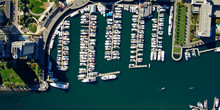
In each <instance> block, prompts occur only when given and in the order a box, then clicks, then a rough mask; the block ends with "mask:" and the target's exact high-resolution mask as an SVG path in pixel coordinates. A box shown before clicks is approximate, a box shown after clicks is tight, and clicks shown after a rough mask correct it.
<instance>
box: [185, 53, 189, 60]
mask: <svg viewBox="0 0 220 110" xmlns="http://www.w3.org/2000/svg"><path fill="white" fill-rule="evenodd" d="M185 59H186V60H189V58H188V55H187V52H185Z"/></svg>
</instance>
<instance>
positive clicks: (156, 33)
mask: <svg viewBox="0 0 220 110" xmlns="http://www.w3.org/2000/svg"><path fill="white" fill-rule="evenodd" d="M153 8H154V9H153V10H154V11H155V10H156V9H157V12H158V18H153V19H151V20H152V22H153V24H152V33H151V36H152V37H151V54H150V60H151V61H152V60H157V61H162V62H163V61H164V58H165V51H163V50H162V48H163V44H162V43H163V41H162V40H163V37H162V36H163V34H164V19H165V18H164V13H162V12H165V11H166V9H165V6H157V7H155V6H153Z"/></svg>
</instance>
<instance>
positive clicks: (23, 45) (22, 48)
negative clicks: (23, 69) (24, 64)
mask: <svg viewBox="0 0 220 110" xmlns="http://www.w3.org/2000/svg"><path fill="white" fill-rule="evenodd" d="M11 48H12V49H11V53H12V56H13V58H14V59H17V58H19V57H23V56H27V55H30V54H33V53H34V48H35V42H33V41H16V42H12V47H11Z"/></svg>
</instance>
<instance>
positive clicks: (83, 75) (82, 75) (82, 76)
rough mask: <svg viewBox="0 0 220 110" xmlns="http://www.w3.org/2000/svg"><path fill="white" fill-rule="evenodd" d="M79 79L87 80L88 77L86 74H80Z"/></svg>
mask: <svg viewBox="0 0 220 110" xmlns="http://www.w3.org/2000/svg"><path fill="white" fill-rule="evenodd" d="M77 77H78V78H85V77H86V74H80V75H78V76H77Z"/></svg>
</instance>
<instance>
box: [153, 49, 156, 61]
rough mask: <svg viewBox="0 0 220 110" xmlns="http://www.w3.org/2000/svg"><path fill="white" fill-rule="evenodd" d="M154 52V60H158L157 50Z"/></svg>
mask: <svg viewBox="0 0 220 110" xmlns="http://www.w3.org/2000/svg"><path fill="white" fill-rule="evenodd" d="M153 54H154V58H153V60H157V51H154V52H153Z"/></svg>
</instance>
